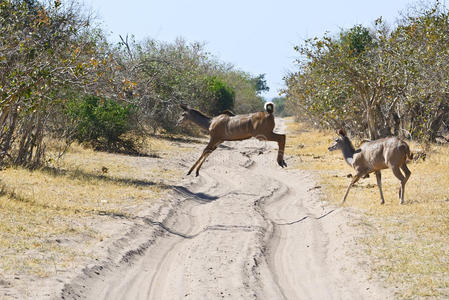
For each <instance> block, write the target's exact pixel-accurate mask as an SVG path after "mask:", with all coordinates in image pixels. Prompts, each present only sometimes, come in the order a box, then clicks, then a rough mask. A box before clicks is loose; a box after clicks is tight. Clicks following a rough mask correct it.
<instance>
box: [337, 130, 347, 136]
mask: <svg viewBox="0 0 449 300" xmlns="http://www.w3.org/2000/svg"><path fill="white" fill-rule="evenodd" d="M338 134H339V135H341V136H343V137H344V136H346V133H345V131H344V130H343V129H341V128H340V129H339V130H338Z"/></svg>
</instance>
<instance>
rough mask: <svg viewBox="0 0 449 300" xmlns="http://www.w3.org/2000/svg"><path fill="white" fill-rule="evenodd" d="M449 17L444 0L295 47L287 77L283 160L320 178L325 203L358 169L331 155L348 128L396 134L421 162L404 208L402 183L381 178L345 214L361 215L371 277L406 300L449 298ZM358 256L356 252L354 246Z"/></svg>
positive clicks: (362, 189)
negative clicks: (288, 117)
mask: <svg viewBox="0 0 449 300" xmlns="http://www.w3.org/2000/svg"><path fill="white" fill-rule="evenodd" d="M448 41H449V11H448V10H447V8H446V7H444V5H442V4H441V3H440V2H439V1H434V2H431V4H428V5H427V6H425V5H423V4H422V3H421V4H420V5H419V6H417V7H414V8H410V9H409V10H408V11H406V12H405V13H404V14H403V15H402V18H401V20H400V21H399V23H398V24H397V25H396V26H394V27H391V26H388V25H387V24H385V23H384V21H383V20H382V18H379V19H377V20H375V22H374V25H373V27H371V28H368V27H364V26H361V25H356V26H354V27H352V28H350V29H344V30H342V31H341V32H340V33H339V34H336V35H332V34H329V33H328V34H325V35H324V36H323V37H315V38H311V39H308V40H305V41H304V42H303V43H302V44H301V45H298V46H297V47H295V49H296V50H297V51H298V53H299V54H300V56H299V58H298V59H297V61H296V62H297V70H296V71H295V72H292V73H290V74H289V75H288V76H287V77H286V84H287V88H286V91H285V94H286V100H285V102H286V110H287V111H288V112H289V113H291V114H292V115H294V116H295V119H296V120H298V121H299V122H300V123H296V122H292V123H291V124H290V131H291V132H292V135H291V136H289V139H288V143H287V155H289V154H290V155H294V156H297V157H299V161H300V162H299V163H298V165H297V166H296V167H298V168H301V169H307V170H310V171H312V172H313V173H315V174H316V175H317V179H318V180H319V182H320V183H319V185H320V187H321V188H322V191H323V198H325V199H327V200H329V201H330V202H331V203H333V204H336V205H339V203H340V202H341V200H342V198H343V195H344V192H345V190H346V188H347V186H348V185H349V182H350V180H351V179H350V178H348V177H349V176H350V175H349V174H351V173H353V169H352V168H351V167H349V166H348V165H347V164H346V163H345V161H344V160H343V157H342V155H341V153H340V152H338V153H332V154H331V153H330V152H328V150H327V148H328V147H329V146H330V144H331V143H332V141H333V140H334V139H335V138H336V137H337V134H336V130H337V129H339V128H343V129H345V130H346V131H347V132H349V133H350V136H351V137H352V138H353V139H354V141H355V146H356V147H357V145H360V144H361V142H362V141H363V140H365V139H371V140H372V139H377V138H380V137H385V136H391V135H397V136H400V137H402V138H403V139H405V140H406V141H407V142H408V143H409V145H410V146H411V150H412V152H413V153H414V155H415V159H416V160H414V161H412V162H410V163H409V164H408V166H409V169H410V170H411V171H412V175H411V177H410V180H409V181H408V182H407V185H406V189H405V202H406V203H405V205H400V204H399V199H398V189H399V187H400V182H399V181H398V180H397V179H396V178H395V177H394V176H393V174H392V172H391V171H390V170H384V171H383V172H382V184H383V192H384V196H385V200H386V203H385V205H380V194H379V189H378V187H377V183H376V178H375V176H371V178H368V179H363V180H361V181H360V182H359V183H357V184H356V185H355V187H354V188H352V189H351V191H350V193H349V196H348V198H347V200H346V203H345V207H351V209H355V210H357V212H358V213H359V214H360V215H361V216H362V219H361V220H358V221H356V222H355V225H354V226H358V227H360V228H361V229H363V231H364V232H365V233H366V234H365V236H364V237H363V238H361V239H360V240H359V241H358V243H359V244H360V245H361V246H362V247H361V248H362V251H364V252H365V254H367V256H368V257H369V258H370V261H369V266H370V268H371V271H372V276H373V278H376V279H381V280H382V281H383V282H384V283H385V285H386V286H388V287H392V288H393V290H394V292H395V297H397V298H400V299H416V298H432V299H445V298H447V297H449V280H448V278H449V264H448V262H449V247H448V245H449V221H448V218H447V216H448V215H449V193H448V191H449V144H448V141H449V127H448V125H449V85H448V84H449V82H448V80H447V78H449V68H448V66H447V63H448V61H449V59H448V58H449V51H448V47H447V45H448ZM351 251H360V250H359V249H350V250H349V252H348V255H350V253H351Z"/></svg>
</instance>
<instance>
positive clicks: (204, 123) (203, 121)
mask: <svg viewBox="0 0 449 300" xmlns="http://www.w3.org/2000/svg"><path fill="white" fill-rule="evenodd" d="M191 116H192V118H191V120H192V122H193V123H195V124H196V125H198V126H200V127H201V128H203V129H205V130H207V131H208V130H209V126H210V122H211V118H209V117H208V116H205V115H203V114H202V113H200V112H197V111H196V110H192V111H191Z"/></svg>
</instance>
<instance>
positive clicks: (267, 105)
mask: <svg viewBox="0 0 449 300" xmlns="http://www.w3.org/2000/svg"><path fill="white" fill-rule="evenodd" d="M265 110H266V111H267V113H269V114H272V113H273V112H274V104H273V102H267V103H265Z"/></svg>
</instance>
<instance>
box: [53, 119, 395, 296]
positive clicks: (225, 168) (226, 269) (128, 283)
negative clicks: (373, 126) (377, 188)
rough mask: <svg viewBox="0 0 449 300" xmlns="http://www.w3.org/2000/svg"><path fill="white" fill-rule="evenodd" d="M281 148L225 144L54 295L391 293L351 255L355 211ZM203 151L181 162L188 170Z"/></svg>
mask: <svg viewBox="0 0 449 300" xmlns="http://www.w3.org/2000/svg"><path fill="white" fill-rule="evenodd" d="M278 123H279V126H278V127H279V128H278V131H281V132H282V131H283V130H284V126H283V121H282V120H279V121H278ZM287 142H288V140H287ZM198 147H202V145H199V146H198ZM276 149H277V145H276V144H274V143H262V142H259V141H256V140H248V141H243V142H232V143H226V144H225V145H224V147H221V148H219V149H218V150H216V152H214V153H213V154H212V155H211V156H210V157H209V159H208V161H207V162H206V163H205V164H204V166H203V168H202V170H201V172H200V176H199V177H193V176H190V177H188V176H186V177H185V178H184V179H183V181H182V182H180V183H179V185H177V186H176V187H175V190H174V191H173V192H172V193H171V195H170V196H169V197H168V198H166V199H161V201H159V202H158V203H156V204H155V205H154V207H153V208H152V209H151V210H150V211H142V212H138V213H136V215H138V216H139V217H137V218H136V219H135V220H133V222H132V223H133V225H132V226H131V225H130V224H129V222H130V220H124V222H125V223H126V222H128V223H127V225H126V226H127V227H126V230H125V231H123V234H122V235H121V237H120V238H118V239H116V241H114V242H113V243H111V244H110V245H109V248H108V250H107V251H108V255H107V258H105V259H104V260H103V261H99V262H97V263H96V264H93V265H89V266H87V267H83V268H82V269H80V270H78V272H79V273H80V274H79V275H77V276H76V277H75V278H73V279H71V280H70V281H69V282H67V283H65V284H64V285H63V289H62V291H59V292H57V293H56V294H53V296H54V297H55V298H63V299H80V298H81V299H184V298H185V299H254V298H258V299H388V298H392V297H391V295H390V294H389V291H388V290H385V289H383V288H381V287H380V286H379V285H378V284H376V283H375V282H372V281H369V280H368V275H367V273H366V270H367V268H368V267H367V265H366V264H364V261H366V259H365V258H364V257H363V256H355V255H354V252H353V251H348V250H350V249H351V248H352V247H356V238H357V237H358V236H360V234H362V233H361V232H358V231H357V229H356V227H354V226H349V225H348V222H350V221H351V220H354V218H356V217H357V215H356V214H355V213H354V212H351V211H350V210H349V209H347V208H345V209H342V208H336V207H332V206H329V205H327V204H326V203H325V202H323V201H321V200H320V187H319V186H317V185H316V183H315V181H314V178H313V176H312V175H311V174H310V173H307V172H305V171H301V170H296V169H293V168H286V169H281V168H280V167H279V166H278V165H277V163H276V160H275V158H276ZM199 154H200V151H198V152H197V153H195V154H194V156H192V157H190V158H187V159H184V160H182V161H179V162H178V163H180V164H181V165H182V167H183V168H185V170H186V172H187V170H188V167H190V165H191V164H192V163H193V162H194V161H195V160H196V159H197V156H199ZM287 163H292V160H291V159H288V158H287ZM122 229H123V227H122ZM348 253H350V255H348ZM75 271H76V270H75ZM75 271H74V272H75Z"/></svg>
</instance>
